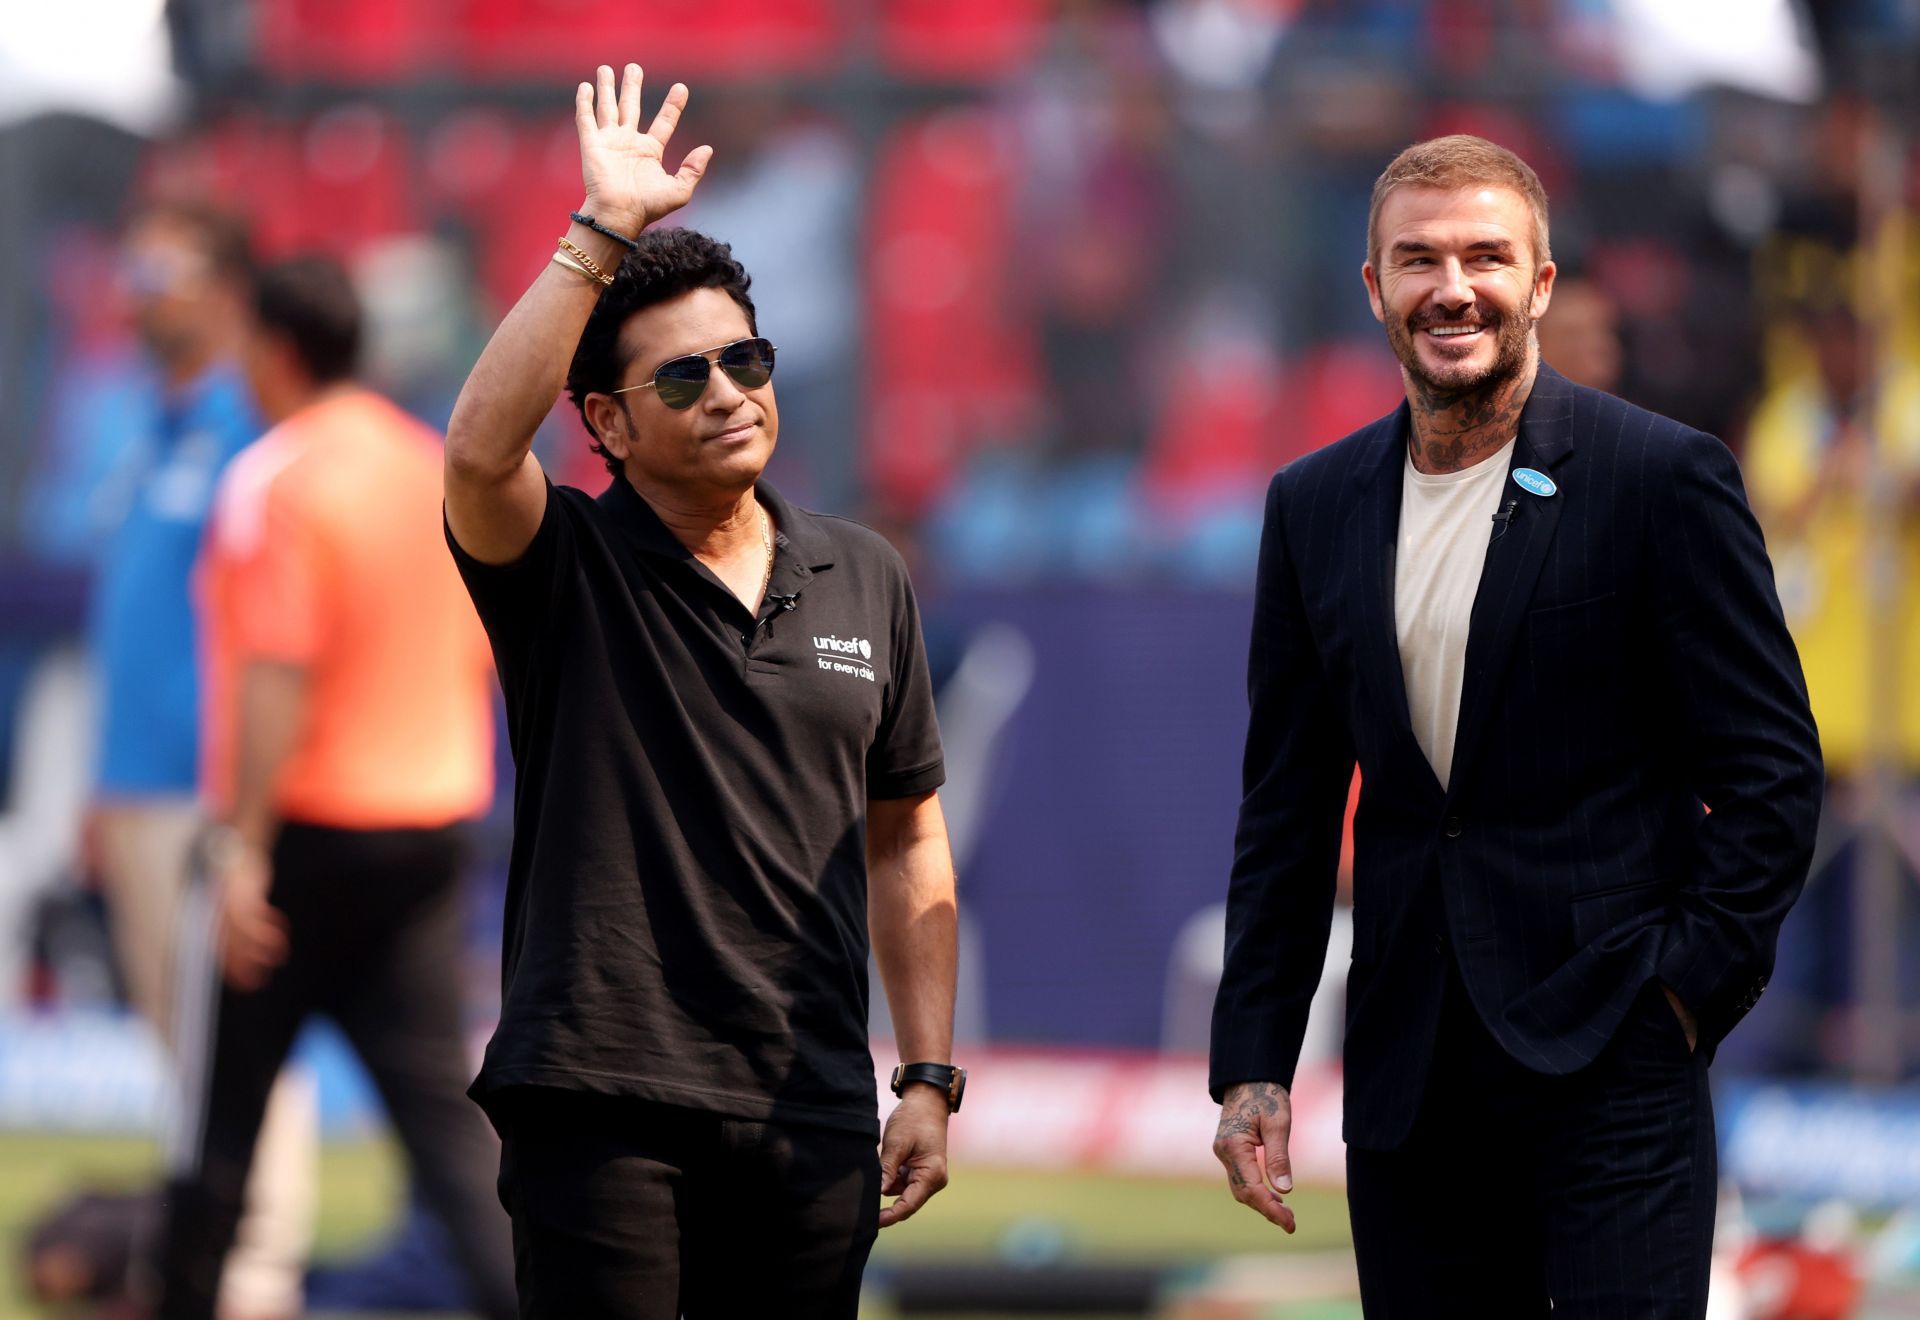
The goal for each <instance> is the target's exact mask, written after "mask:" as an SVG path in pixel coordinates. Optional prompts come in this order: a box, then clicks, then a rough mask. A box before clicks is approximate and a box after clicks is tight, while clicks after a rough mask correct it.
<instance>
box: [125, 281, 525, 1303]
mask: <svg viewBox="0 0 1920 1320" xmlns="http://www.w3.org/2000/svg"><path fill="white" fill-rule="evenodd" d="M360 334H361V311H360V306H359V302H358V300H357V298H356V296H355V294H354V291H353V288H352V286H351V284H350V283H349V281H348V279H347V276H346V274H345V273H344V272H343V271H342V270H341V269H340V268H339V267H338V266H336V265H335V264H333V263H332V262H329V261H326V260H324V259H320V258H301V259H296V260H293V261H289V262H286V263H284V264H282V265H280V266H278V267H275V268H273V269H271V270H269V271H266V272H265V273H263V274H262V275H261V277H260V279H259V282H258V286H257V289H256V292H255V299H254V327H253V335H252V338H251V341H250V343H249V346H248V357H247V371H248V375H249V378H250V380H251V383H252V385H253V388H254V393H255V395H256V397H257V398H258V400H259V402H260V405H261V408H262V410H263V411H264V412H265V413H266V414H267V416H268V417H269V418H270V419H271V420H272V421H273V422H274V426H273V429H272V430H270V431H269V432H268V433H267V434H266V435H265V436H264V437H263V438H262V439H261V440H260V441H259V442H258V443H256V444H254V445H253V446H251V447H249V448H248V449H247V450H246V451H244V452H243V453H242V454H241V455H240V457H239V458H237V459H236V460H235V461H234V464H233V466H232V468H231V469H230V470H229V472H228V474H227V476H226V477H225V479H224V480H223V481H222V482H221V485H220V490H219V494H218V496H217V498H216V503H215V508H214V513H213V519H212V522H211V525H210V527H209V531H208V536H207V541H206V544H205V546H204V548H203V551H202V557H201V562H200V567H199V573H200V581H199V587H200V592H201V598H202V599H201V605H202V610H203V633H204V646H203V652H204V656H205V661H206V688H207V702H206V719H205V738H204V743H203V752H204V758H203V766H202V779H203V784H204V789H205V793H206V796H207V799H208V801H209V805H210V808H211V809H212V811H213V812H214V814H215V818H216V820H217V821H218V822H219V823H218V824H217V825H216V826H214V827H213V829H212V830H211V831H210V833H209V836H208V839H207V841H206V846H205V856H206V861H207V869H208V878H209V881H210V884H209V885H207V886H205V887H204V889H203V890H202V891H201V892H200V893H199V894H198V895H197V897H198V898H199V899H200V900H201V901H202V903H203V905H204V907H205V908H206V909H207V910H206V912H205V916H206V918H207V919H206V920H203V921H201V922H200V923H198V926H197V929H198V931H199V936H200V938H199V939H198V940H195V939H194V938H193V931H194V930H195V929H196V927H195V926H194V925H193V924H192V923H189V926H188V931H189V934H188V936H187V937H186V938H184V939H183V947H182V951H181V955H180V966H179V992H180V993H179V1001H178V1002H179V1005H180V1009H179V1015H180V1022H181V1035H182V1038H183V1039H184V1040H186V1041H189V1042H191V1043H192V1045H193V1046H195V1047H197V1048H196V1049H195V1050H193V1051H189V1050H187V1049H183V1051H182V1056H183V1057H182V1069H181V1071H182V1096H181V1104H180V1108H179V1114H178V1119H179V1124H180V1127H179V1135H180V1139H179V1140H178V1141H177V1142H176V1144H175V1148H174V1150H173V1151H172V1157H173V1169H172V1172H173V1178H172V1181H171V1183H170V1185H169V1205H168V1211H169V1214H168V1218H167V1224H166V1228H165V1231H164V1232H163V1234H162V1241H161V1260H160V1268H161V1276H162V1287H163V1295H162V1300H161V1307H160V1314H161V1315H162V1316H165V1317H206V1316H211V1315H212V1314H213V1313H214V1312H213V1307H214V1297H213V1287H214V1281H215V1279H216V1278H217V1277H218V1272H219V1267H220V1261H221V1258H222V1257H223V1256H224V1255H225V1253H226V1252H227V1250H228V1249H229V1248H230V1246H231V1245H232V1243H233V1238H234V1228H235V1222H236V1217H237V1215H238V1212H239V1207H240V1193H241V1187H242V1186H243V1184H244V1183H245V1180H246V1177H247V1170H248V1166H249V1164H250V1162H251V1160H252V1158H253V1153H254V1142H255V1135H256V1133H257V1132H258V1130H259V1125H260V1117H261V1113H262V1110H263V1107H264V1106H265V1104H266V1099H267V1092H268V1089H269V1088H270V1086H271V1084H272V1079H273V1076H274V1074H275V1073H276V1072H277V1071H278V1070H279V1068H280V1065H281V1063H282V1061H283V1060H284V1059H285V1057H286V1054H287V1051H288V1049H289V1048H290V1047H291V1045H292V1043H293V1041H294V1038H295V1036H296V1035H297V1034H298V1032H299V1029H300V1026H301V1025H302V1023H303V1022H304V1020H305V1019H306V1018H307V1016H308V1015H309V1014H311V1013H313V1012H316V1011H318V1012H324V1013H326V1014H327V1015H329V1016H330V1017H332V1018H333V1019H334V1020H335V1021H336V1022H338V1023H339V1025H340V1026H341V1028H342V1029H343V1030H344V1031H345V1033H346V1035H347V1037H348V1039H349V1040H351V1041H352V1043H353V1045H354V1047H355V1049H356V1050H357V1051H358V1052H359V1054H360V1057H361V1059H362V1060H363V1061H364V1062H365V1063H366V1065H367V1068H368V1071H369V1072H370V1073H371V1074H372V1076H373V1079H374V1082H375V1084H376V1085H377V1086H378V1088H379V1090H380V1093H381V1097H382V1099H383V1100H384V1101H385V1103H386V1107H387V1111H388V1113H389V1115H390V1116H391V1117H392V1120H393V1123H394V1125H395V1127H396V1128H397V1129H398V1132H399V1135H400V1139H401V1141H402V1143H403V1144H404V1145H405V1147H406V1149H407V1153H408V1157H409V1163H410V1165H411V1170H412V1173H413V1178H414V1182H415V1185H416V1187H417V1188H418V1189H419V1192H420V1194H421V1198H422V1199H423V1200H424V1201H425V1203H426V1204H427V1205H428V1206H429V1207H430V1208H432V1209H433V1210H434V1211H435V1212H436V1213H437V1214H438V1216H439V1217H440V1219H441V1220H442V1222H443V1223H445V1224H446V1226H447V1227H448V1229H449V1230H450V1231H451V1235H452V1238H453V1241H454V1244H455V1249H456V1252H457V1254H458V1256H459V1258H460V1262H461V1264H462V1266H463V1268H464V1270H465V1272H466V1274H467V1276H468V1279H469V1282H470V1283H471V1284H472V1287H473V1291H474V1295H475V1297H476V1299H477V1301H478V1303H479V1306H480V1309H481V1310H482V1311H484V1312H485V1313H486V1314H488V1315H497V1316H505V1315H511V1314H513V1312H514V1301H513V1281H512V1275H511V1265H510V1261H511V1259H512V1257H511V1248H510V1245H509V1238H508V1231H507V1220H506V1217H505V1215H504V1214H503V1213H502V1212H501V1210H500V1208H499V1206H498V1204H497V1202H496V1201H495V1198H494V1194H493V1189H492V1184H491V1177H490V1173H489V1171H490V1169H491V1168H492V1167H493V1165H494V1163H495V1161H496V1160H497V1158H498V1148H497V1146H496V1144H495V1142H494V1139H493V1136H492V1134H491V1133H490V1132H488V1130H487V1127H486V1124H485V1122H484V1120H483V1119H482V1118H481V1116H480V1115H479V1113H477V1112H476V1111H475V1110H474V1109H473V1107H472V1106H471V1105H469V1104H468V1103H467V1102H466V1099H465V1096H464V1089H465V1082H466V1078H467V1075H468V1072H469V1065H468V1059H467V1055H466V1050H465V1046H464V1043H463V1029H464V1024H463V1018H462V1002H461V993H460V978H459V976H458V975H457V971H456V969H457V967H458V965H459V962H460V956H461V952H462V944H463V939H462V935H463V926H464V904H463V902H462V899H463V890H462V886H461V884H460V875H461V869H462V864H463V861H464V848H463V835H462V824H463V822H465V821H466V820H467V819H469V818H470V817H473V816H475V815H477V814H478V813H479V812H480V811H482V810H483V809H484V808H485V807H486V805H487V803H488V801H489V799H490V797H491V795H492V791H493V783H492V738H493V729H492V692H491V679H490V676H491V662H490V660H489V657H488V653H487V649H486V643H485V638H484V636H483V634H482V633H481V631H480V627H479V623H478V620H477V619H476V618H475V617H474V613H473V610H472V607H471V606H470V605H469V604H468V603H467V600H466V596H465V592H464V591H463V589H462V587H461V585H460V581H459V578H458V577H457V575H456V574H455V572H454V570H453V567H452V565H451V564H449V563H448V562H447V559H446V555H445V553H444V552H443V551H442V549H441V545H440V539H439V533H438V527H437V521H438V514H439V505H440V476H439V474H440V445H439V440H438V437H437V436H435V435H434V433H433V432H432V431H431V430H429V429H428V428H427V427H425V426H424V425H422V424H421V423H419V422H417V421H414V420H413V419H412V418H410V417H408V416H406V415H405V414H404V413H402V412H401V411H400V410H399V409H398V408H396V407H395V406H394V405H392V404H391V403H389V402H387V401H386V400H385V399H382V398H380V397H379V396H377V395H375V394H373V393H371V392H369V391H367V390H366V389H364V388H362V387H360V386H359V385H357V384H355V383H354V381H353V378H352V373H353V369H354V363H355V358H356V356H357V352H358V348H359V341H360Z"/></svg>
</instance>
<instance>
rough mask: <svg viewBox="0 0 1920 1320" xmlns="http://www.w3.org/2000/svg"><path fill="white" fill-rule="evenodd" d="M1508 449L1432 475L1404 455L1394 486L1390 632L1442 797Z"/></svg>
mask: <svg viewBox="0 0 1920 1320" xmlns="http://www.w3.org/2000/svg"><path fill="white" fill-rule="evenodd" d="M1513 445H1514V442H1513V441H1512V440H1509V441H1507V443H1506V444H1504V445H1502V446H1501V447H1500V451H1499V452H1498V453H1495V454H1489V455H1488V456H1487V457H1486V458H1483V459H1481V460H1480V461H1479V462H1478V463H1475V464H1474V465H1473V466H1472V467H1470V468H1465V469H1462V470H1461V471H1459V472H1441V473H1436V474H1434V475H1432V476H1429V475H1428V474H1426V473H1424V472H1420V471H1417V470H1415V468H1414V466H1413V454H1412V452H1411V450H1409V452H1408V454H1407V462H1406V472H1405V475H1404V476H1403V477H1402V479H1401V483H1400V546H1399V549H1398V551H1397V552H1396V554H1395V556H1394V567H1393V626H1394V632H1395V634H1396V635H1397V636H1398V637H1399V639H1400V676H1401V677H1402V678H1403V679H1405V680H1406V685H1407V713H1408V715H1410V716H1411V717H1412V719H1413V736H1414V738H1415V740H1416V741H1418V742H1419V744H1420V750H1421V751H1423V752H1425V753H1426V754H1427V761H1428V763H1429V764H1430V765H1432V766H1433V773H1434V774H1435V775H1436V776H1437V777H1438V778H1439V780H1440V786H1441V787H1442V788H1445V787H1446V786H1447V778H1448V776H1449V775H1450V774H1451V773H1452V771H1453V736H1454V733H1455V731H1456V730H1457V728H1458V727H1459V724H1460V684H1461V680H1462V679H1463V678H1464V677H1465V676H1466V671H1467V630H1468V627H1469V626H1470V625H1471V624H1472V622H1473V598H1474V596H1475V595H1476V594H1477V593H1478V592H1479V590H1480V570H1481V568H1482V567H1483V566H1484V565H1485V563H1486V560H1487V545H1488V543H1489V542H1490V541H1491V539H1492V536H1493V516H1494V514H1496V513H1498V512H1499V511H1500V497H1501V495H1502V493H1503V491H1502V487H1503V486H1504V485H1505V484H1506V476H1507V461H1508V459H1509V458H1510V457H1511V456H1512V454H1513Z"/></svg>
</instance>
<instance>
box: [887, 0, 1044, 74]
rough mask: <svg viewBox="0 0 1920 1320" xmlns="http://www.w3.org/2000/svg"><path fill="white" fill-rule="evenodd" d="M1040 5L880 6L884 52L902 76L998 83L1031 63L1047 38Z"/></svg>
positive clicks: (981, 1) (912, 0)
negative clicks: (987, 79)
mask: <svg viewBox="0 0 1920 1320" xmlns="http://www.w3.org/2000/svg"><path fill="white" fill-rule="evenodd" d="M1042 9H1043V6H1042V5H1041V4H1040V3H1039V0H970V3H967V4H955V3H953V0H881V3H880V6H879V10H880V51H881V55H882V58H883V59H884V60H885V62H886V63H887V65H888V66H889V67H890V68H892V69H893V70H895V71H896V72H899V73H905V74H914V75H918V76H920V77H931V78H980V77H993V76H997V75H1000V74H1004V73H1006V72H1008V71H1009V70H1012V69H1016V68H1018V67H1020V66H1021V65H1023V64H1025V63H1026V62H1027V61H1028V60H1029V59H1030V58H1032V56H1033V54H1034V52H1035V51H1036V50H1037V49H1038V48H1039V45H1040V41H1041V38H1042V36H1043V34H1044V25H1043V21H1042V20H1043V19H1044V17H1045V15H1044V14H1043V13H1042Z"/></svg>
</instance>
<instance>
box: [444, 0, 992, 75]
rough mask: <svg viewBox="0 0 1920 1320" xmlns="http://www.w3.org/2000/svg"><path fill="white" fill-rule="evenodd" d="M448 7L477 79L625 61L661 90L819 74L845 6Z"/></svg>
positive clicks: (841, 45) (676, 2)
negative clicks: (700, 82)
mask: <svg viewBox="0 0 1920 1320" xmlns="http://www.w3.org/2000/svg"><path fill="white" fill-rule="evenodd" d="M449 3H451V4H452V5H453V6H454V9H455V18H454V21H453V23H452V24H451V26H450V27H449V29H448V31H449V33H450V36H449V40H451V41H452V42H454V43H456V44H457V45H458V47H459V56H460V62H461V64H462V65H463V66H464V67H465V68H466V69H468V70H469V71H472V72H476V73H486V74H510V75H541V76H547V75H555V76H560V77H564V78H568V79H577V78H579V77H581V76H582V75H584V74H586V73H588V72H590V71H591V69H592V65H593V62H595V61H599V62H604V63H611V64H615V65H616V66H617V65H618V64H620V63H624V62H626V61H628V60H633V61H636V62H637V63H639V64H641V65H642V66H643V67H645V68H646V69H647V70H648V72H649V73H650V74H652V75H653V77H654V79H655V80H656V87H657V88H658V89H659V90H664V89H665V86H666V83H667V82H671V81H674V80H676V79H683V80H691V79H693V78H696V77H700V76H702V75H716V74H717V75H735V74H765V73H795V72H801V71H819V70H824V69H827V68H830V67H832V66H833V65H834V64H835V63H836V62H837V61H838V60H839V59H840V58H841V57H842V55H843V53H844V52H845V50H846V48H847V46H848V32H847V27H846V23H845V21H844V16H843V12H842V10H843V6H841V5H838V4H835V3H833V2H832V0H780V3H778V4H768V3H765V0H632V2H631V3H627V4H590V3H584V2H583V0H449ZM963 7H964V6H963ZM662 79H664V80H665V81H659V80H662Z"/></svg>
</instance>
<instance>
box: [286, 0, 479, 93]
mask: <svg viewBox="0 0 1920 1320" xmlns="http://www.w3.org/2000/svg"><path fill="white" fill-rule="evenodd" d="M451 9H452V0H407V2H406V3H404V4H395V3H393V2H392V0H260V3H258V4H256V5H254V6H252V9H251V12H252V13H253V15H254V16H255V21H256V22H257V24H258V27H257V31H258V34H259V50H260V62H261V64H262V65H264V66H265V67H266V68H267V70H268V71H269V72H271V73H274V74H278V75H281V76H288V75H293V76H306V77H317V78H333V79H339V80H343V81H348V82H354V81H366V82H382V81H390V80H397V79H400V78H402V77H405V76H408V75H412V74H417V73H419V72H421V71H422V70H425V69H429V68H432V67H435V66H436V65H441V64H444V63H445V61H446V56H445V51H446V47H447V33H448V30H449V28H448V22H449V17H450V11H451Z"/></svg>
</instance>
